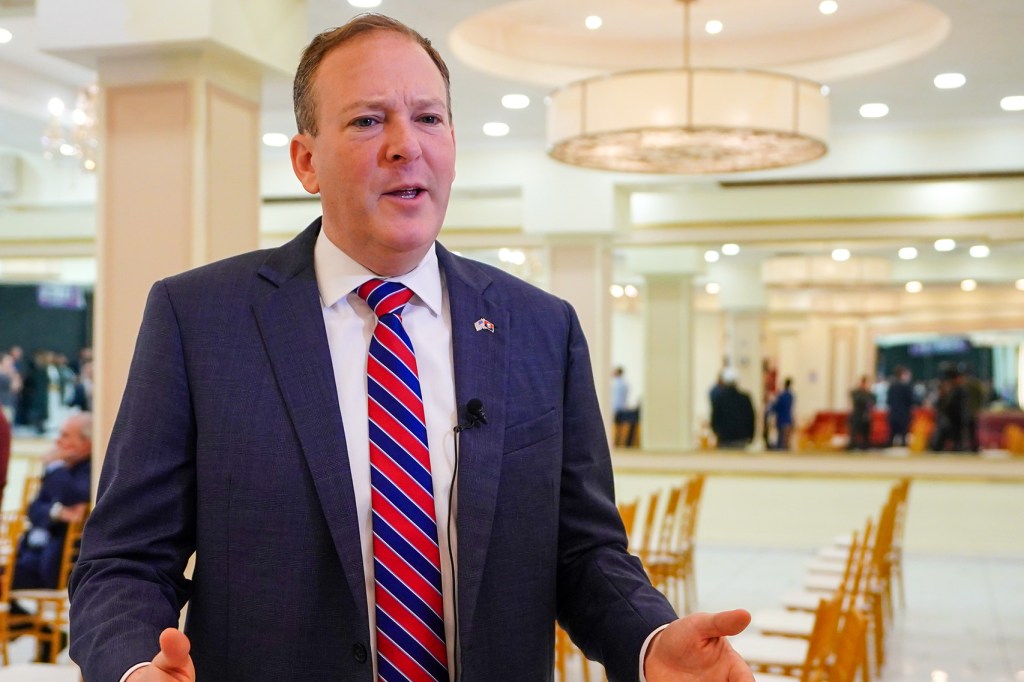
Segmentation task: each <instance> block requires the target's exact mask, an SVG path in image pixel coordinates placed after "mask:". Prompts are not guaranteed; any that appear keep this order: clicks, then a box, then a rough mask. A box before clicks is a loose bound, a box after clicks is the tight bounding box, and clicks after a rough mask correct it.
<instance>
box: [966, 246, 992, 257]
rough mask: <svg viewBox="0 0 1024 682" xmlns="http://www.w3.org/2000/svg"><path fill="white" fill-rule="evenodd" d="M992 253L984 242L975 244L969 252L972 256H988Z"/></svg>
mask: <svg viewBox="0 0 1024 682" xmlns="http://www.w3.org/2000/svg"><path fill="white" fill-rule="evenodd" d="M990 253H992V251H991V249H989V248H988V247H987V246H986V245H984V244H975V245H974V246H972V247H971V250H970V254H971V256H972V257H973V258H988V255H989V254H990Z"/></svg>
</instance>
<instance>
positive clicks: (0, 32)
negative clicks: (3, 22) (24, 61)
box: [0, 28, 14, 45]
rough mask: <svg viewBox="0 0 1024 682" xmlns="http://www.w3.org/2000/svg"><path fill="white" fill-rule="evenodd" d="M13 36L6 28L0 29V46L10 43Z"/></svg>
mask: <svg viewBox="0 0 1024 682" xmlns="http://www.w3.org/2000/svg"><path fill="white" fill-rule="evenodd" d="M13 37H14V34H13V33H11V32H10V31H8V30H7V29H6V28H0V45H3V44H4V43H9V42H11V39H12V38H13Z"/></svg>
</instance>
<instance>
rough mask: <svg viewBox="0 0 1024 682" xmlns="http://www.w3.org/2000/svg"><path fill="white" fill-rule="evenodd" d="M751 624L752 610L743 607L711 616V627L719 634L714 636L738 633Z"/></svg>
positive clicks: (727, 635)
mask: <svg viewBox="0 0 1024 682" xmlns="http://www.w3.org/2000/svg"><path fill="white" fill-rule="evenodd" d="M748 625H750V612H748V611H745V610H743V609H734V610H732V611H721V612H719V613H716V614H714V615H713V616H712V617H711V627H712V628H713V629H714V630H715V631H716V633H717V634H715V635H712V636H714V637H723V636H724V637H729V636H732V635H738V634H740V633H741V632H743V630H744V629H745V628H746V627H747V626H748Z"/></svg>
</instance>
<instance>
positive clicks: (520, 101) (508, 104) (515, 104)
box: [501, 93, 530, 109]
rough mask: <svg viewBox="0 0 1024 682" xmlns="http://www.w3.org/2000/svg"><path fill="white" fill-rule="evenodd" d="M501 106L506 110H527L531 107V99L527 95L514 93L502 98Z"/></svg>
mask: <svg viewBox="0 0 1024 682" xmlns="http://www.w3.org/2000/svg"><path fill="white" fill-rule="evenodd" d="M501 106H503V107H505V108H506V109H525V108H526V107H528V106H530V98H529V97H528V96H526V95H520V94H518V93H513V94H510V95H505V96H504V97H502V98H501Z"/></svg>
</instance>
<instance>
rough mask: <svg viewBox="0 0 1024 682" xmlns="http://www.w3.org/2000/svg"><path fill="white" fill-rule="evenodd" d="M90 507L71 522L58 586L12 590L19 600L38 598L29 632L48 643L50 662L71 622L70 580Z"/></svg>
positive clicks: (62, 556)
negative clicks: (69, 612)
mask: <svg viewBox="0 0 1024 682" xmlns="http://www.w3.org/2000/svg"><path fill="white" fill-rule="evenodd" d="M88 512H89V509H88V507H87V508H86V510H85V513H83V514H82V518H81V519H80V520H78V521H72V522H70V523H68V528H67V533H66V534H65V535H64V547H63V550H62V552H61V564H60V573H59V574H58V578H57V587H56V588H54V589H47V588H30V589H21V590H11V593H10V598H11V599H12V600H16V601H18V602H35V608H34V609H33V615H32V627H31V630H30V634H32V635H33V636H34V637H35V638H36V643H37V647H41V645H42V644H43V643H44V642H46V643H49V645H50V646H49V661H48V662H49V663H56V661H57V654H59V653H60V651H61V639H62V636H63V633H64V631H65V630H66V628H67V626H68V580H69V579H70V577H71V571H72V570H73V569H74V567H75V564H76V563H77V562H78V553H79V550H80V548H81V544H82V530H83V529H84V527H85V520H86V518H88V515H89V513H88Z"/></svg>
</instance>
